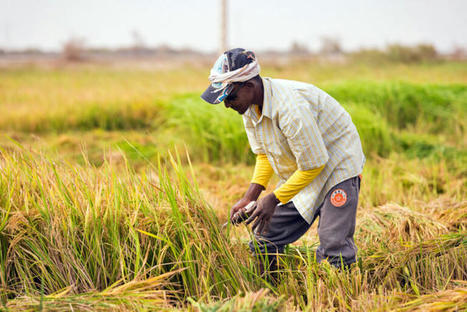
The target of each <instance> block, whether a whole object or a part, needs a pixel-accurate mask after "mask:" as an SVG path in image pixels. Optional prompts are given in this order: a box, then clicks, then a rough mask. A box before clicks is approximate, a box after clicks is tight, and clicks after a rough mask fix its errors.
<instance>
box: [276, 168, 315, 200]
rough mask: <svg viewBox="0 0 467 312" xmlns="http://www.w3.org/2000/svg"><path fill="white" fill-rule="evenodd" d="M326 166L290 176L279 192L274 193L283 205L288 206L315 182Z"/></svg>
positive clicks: (298, 171)
mask: <svg viewBox="0 0 467 312" xmlns="http://www.w3.org/2000/svg"><path fill="white" fill-rule="evenodd" d="M323 168H324V165H322V166H321V167H318V168H315V169H311V170H306V171H301V170H297V171H295V172H294V174H292V176H290V178H289V179H288V180H287V181H286V182H285V183H284V184H282V185H281V186H280V187H279V188H278V189H277V190H275V191H274V192H273V193H274V195H276V197H277V199H278V200H280V202H281V203H282V204H286V203H287V202H288V201H289V200H291V199H292V197H294V196H295V195H297V194H298V192H300V191H301V190H302V189H303V188H304V187H306V186H307V185H308V184H310V183H311V181H313V180H314V179H315V178H316V177H317V176H318V174H320V173H321V171H322V170H323Z"/></svg>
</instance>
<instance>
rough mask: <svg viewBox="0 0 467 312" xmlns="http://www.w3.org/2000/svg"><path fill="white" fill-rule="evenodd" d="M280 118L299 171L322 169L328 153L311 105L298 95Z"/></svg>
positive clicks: (281, 126) (280, 125)
mask: <svg viewBox="0 0 467 312" xmlns="http://www.w3.org/2000/svg"><path fill="white" fill-rule="evenodd" d="M293 100H294V101H295V103H290V105H287V107H285V109H284V111H283V113H282V114H281V116H280V117H279V127H280V128H281V130H282V132H283V133H284V135H285V137H286V138H287V143H288V144H289V147H290V149H291V151H292V153H293V154H294V156H295V160H296V162H297V167H298V170H302V171H305V170H311V169H315V168H318V167H321V166H323V165H325V164H326V163H327V161H328V160H329V155H328V151H327V149H326V146H325V145H324V140H323V137H322V136H321V132H320V130H319V127H318V124H317V122H316V119H315V118H317V117H315V116H314V113H313V111H312V108H311V105H314V104H313V103H309V102H308V101H307V100H306V99H305V98H304V97H303V96H300V95H298V94H297V96H296V97H295V98H294V99H293Z"/></svg>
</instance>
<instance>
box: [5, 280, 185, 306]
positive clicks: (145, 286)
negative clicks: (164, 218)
mask: <svg viewBox="0 0 467 312" xmlns="http://www.w3.org/2000/svg"><path fill="white" fill-rule="evenodd" d="M174 273H176V272H170V273H166V274H161V275H159V276H155V277H152V278H149V279H145V280H134V281H131V282H128V283H123V284H122V281H118V282H117V283H115V284H114V285H111V286H110V287H108V288H106V289H104V290H103V291H100V292H97V291H93V292H87V293H81V294H74V293H73V286H68V287H66V288H64V289H61V290H59V291H57V292H55V293H52V294H49V295H44V294H41V295H40V296H27V295H21V296H18V297H17V298H15V299H13V300H10V301H8V302H7V303H6V304H5V305H4V307H5V308H6V309H8V310H12V311H16V310H17V311H42V310H47V311H65V310H74V309H76V310H79V311H109V310H119V311H135V310H157V311H160V310H162V309H164V308H166V309H168V308H169V307H173V303H174V301H173V296H172V294H171V293H170V292H168V291H166V290H164V288H165V287H166V285H167V284H168V280H169V279H170V276H171V275H173V274H174Z"/></svg>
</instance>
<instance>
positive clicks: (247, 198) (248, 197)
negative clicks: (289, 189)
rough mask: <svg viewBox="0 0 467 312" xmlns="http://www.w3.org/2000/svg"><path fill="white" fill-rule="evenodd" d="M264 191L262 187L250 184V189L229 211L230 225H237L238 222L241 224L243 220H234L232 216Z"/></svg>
mask: <svg viewBox="0 0 467 312" xmlns="http://www.w3.org/2000/svg"><path fill="white" fill-rule="evenodd" d="M263 190H264V186H262V185H259V184H256V183H251V184H250V187H249V188H248V190H247V191H246V193H245V195H244V196H243V198H242V199H240V200H239V201H238V202H236V203H235V205H233V207H232V208H231V209H230V222H231V223H232V224H237V223H239V222H242V221H243V220H234V218H233V217H234V215H235V214H236V213H237V212H238V211H240V210H242V209H244V208H245V206H246V205H248V204H249V203H250V202H252V201H256V200H257V199H258V197H259V195H260V194H261V192H262V191H263Z"/></svg>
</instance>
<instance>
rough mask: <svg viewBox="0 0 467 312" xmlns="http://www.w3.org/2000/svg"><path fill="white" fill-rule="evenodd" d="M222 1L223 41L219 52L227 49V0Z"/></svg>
mask: <svg viewBox="0 0 467 312" xmlns="http://www.w3.org/2000/svg"><path fill="white" fill-rule="evenodd" d="M220 1H221V42H220V46H219V49H220V51H219V54H221V53H224V52H225V51H226V50H227V10H228V9H227V4H228V3H227V0H220Z"/></svg>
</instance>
